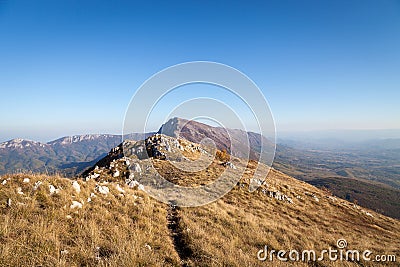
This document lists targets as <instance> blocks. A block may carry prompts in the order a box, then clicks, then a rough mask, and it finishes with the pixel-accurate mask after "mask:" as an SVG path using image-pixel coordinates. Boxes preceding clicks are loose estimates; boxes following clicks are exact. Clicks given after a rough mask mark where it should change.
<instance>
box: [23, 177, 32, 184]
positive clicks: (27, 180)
mask: <svg viewBox="0 0 400 267" xmlns="http://www.w3.org/2000/svg"><path fill="white" fill-rule="evenodd" d="M30 181H31V180H30V179H29V178H24V180H23V181H22V182H23V183H25V184H27V183H29V182H30Z"/></svg>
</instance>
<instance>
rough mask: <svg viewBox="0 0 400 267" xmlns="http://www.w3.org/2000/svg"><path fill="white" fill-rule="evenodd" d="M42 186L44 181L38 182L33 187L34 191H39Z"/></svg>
mask: <svg viewBox="0 0 400 267" xmlns="http://www.w3.org/2000/svg"><path fill="white" fill-rule="evenodd" d="M41 184H42V181H37V182H36V183H35V184H34V185H33V190H37V189H38V188H39V186H40V185H41Z"/></svg>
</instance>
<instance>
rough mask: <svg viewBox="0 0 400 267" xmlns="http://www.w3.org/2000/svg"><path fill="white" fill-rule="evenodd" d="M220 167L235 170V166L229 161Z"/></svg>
mask: <svg viewBox="0 0 400 267" xmlns="http://www.w3.org/2000/svg"><path fill="white" fill-rule="evenodd" d="M222 166H224V167H229V168H231V169H234V170H236V166H235V165H234V164H233V163H232V162H230V161H227V162H224V163H222Z"/></svg>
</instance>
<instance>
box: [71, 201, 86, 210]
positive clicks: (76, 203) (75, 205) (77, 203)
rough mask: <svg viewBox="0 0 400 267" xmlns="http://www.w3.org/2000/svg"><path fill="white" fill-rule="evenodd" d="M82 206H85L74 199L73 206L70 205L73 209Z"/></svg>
mask: <svg viewBox="0 0 400 267" xmlns="http://www.w3.org/2000/svg"><path fill="white" fill-rule="evenodd" d="M82 206H83V205H82V203H80V202H78V201H75V200H73V201H72V204H71V206H70V208H71V209H81V208H82Z"/></svg>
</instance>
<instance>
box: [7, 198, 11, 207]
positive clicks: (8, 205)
mask: <svg viewBox="0 0 400 267" xmlns="http://www.w3.org/2000/svg"><path fill="white" fill-rule="evenodd" d="M11 204H12V200H11V198H9V199H7V207H11Z"/></svg>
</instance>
